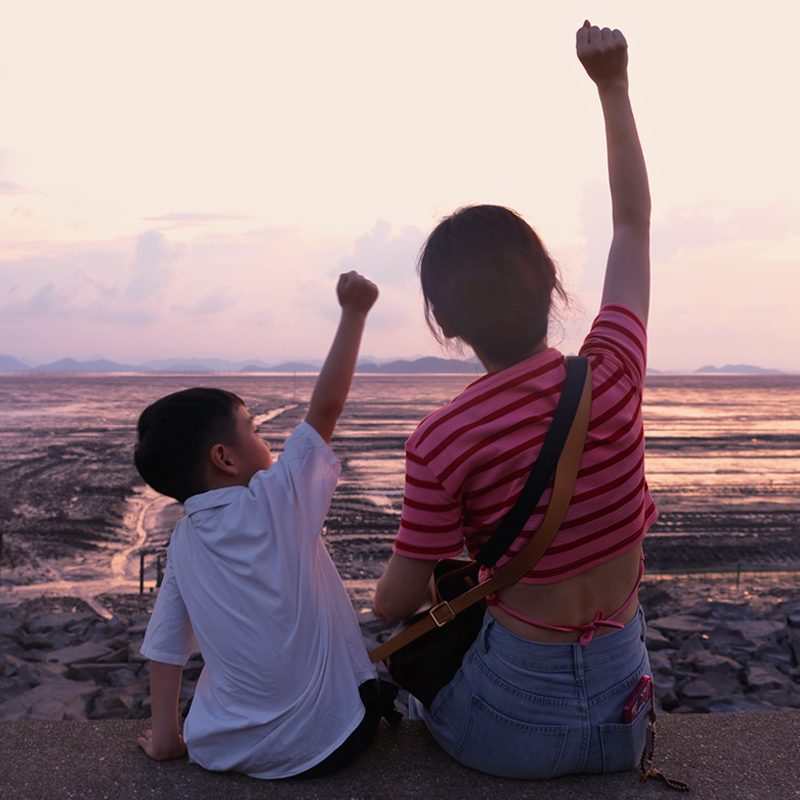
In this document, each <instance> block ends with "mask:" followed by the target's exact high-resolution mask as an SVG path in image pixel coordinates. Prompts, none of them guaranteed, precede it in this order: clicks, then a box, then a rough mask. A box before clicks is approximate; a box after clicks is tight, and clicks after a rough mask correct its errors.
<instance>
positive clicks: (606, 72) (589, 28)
mask: <svg viewBox="0 0 800 800" xmlns="http://www.w3.org/2000/svg"><path fill="white" fill-rule="evenodd" d="M575 38H576V49H577V51H578V59H579V60H580V62H581V64H583V67H584V69H585V70H586V73H587V74H588V75H589V77H590V78H591V79H592V80H593V81H594V82H595V83H596V84H597V88H598V89H605V88H611V87H614V86H618V87H619V88H624V89H627V87H628V43H627V42H626V41H625V37H624V36H623V34H622V31H618V30H616V29H615V30H613V31H612V30H611V29H610V28H602V29H600V28H598V27H597V25H591V24H590V23H589V20H588V19H587V20H586V22H584V23H583V26H582V27H581V28H578V32H577V34H576V36H575Z"/></svg>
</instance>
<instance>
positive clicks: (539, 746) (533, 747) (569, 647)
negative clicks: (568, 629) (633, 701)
mask: <svg viewBox="0 0 800 800" xmlns="http://www.w3.org/2000/svg"><path fill="white" fill-rule="evenodd" d="M644 639H645V624H644V614H643V613H642V609H641V608H639V611H638V614H637V615H636V616H635V617H634V618H633V620H631V622H629V623H628V624H627V625H626V626H625V628H622V629H619V630H616V631H613V632H612V633H608V634H606V635H605V636H600V637H597V638H595V639H593V640H592V641H591V642H589V644H587V645H581V644H579V643H577V642H576V643H574V644H544V643H539V642H531V641H528V640H527V639H521V638H520V637H518V636H515V635H514V634H513V633H510V632H509V631H507V630H506V629H505V628H503V627H502V626H501V625H499V624H498V623H497V622H496V621H495V620H494V619H493V618H492V617H491V616H490V615H489V614H488V613H487V614H486V618H485V620H484V623H483V628H482V630H481V632H480V633H479V634H478V638H477V639H476V641H475V643H474V644H473V645H472V647H471V649H470V650H469V651H468V652H467V655H466V656H465V657H464V662H463V664H462V666H461V669H460V670H459V671H458V673H456V676H455V678H453V680H452V681H451V682H450V683H449V684H448V685H447V686H445V687H444V689H442V690H441V691H440V692H439V694H438V695H436V698H435V699H434V701H433V703H432V704H431V706H430V708H429V709H424V710H423V715H424V719H425V722H426V724H427V725H428V728H429V729H430V731H431V733H432V734H433V736H434V738H435V739H436V741H437V742H438V743H439V744H440V745H441V747H442V748H443V749H444V750H445V751H446V752H447V753H449V754H450V755H451V756H453V758H455V759H457V760H458V761H460V762H461V763H462V764H464V765H466V766H468V767H471V768H472V769H476V770H480V771H481V772H487V773H489V774H491V775H498V776H500V777H506V778H551V777H555V776H556V775H567V774H571V773H577V772H615V771H618V770H625V769H633V768H634V767H636V766H637V764H638V763H639V759H640V757H641V754H642V749H643V747H644V742H645V735H646V732H647V723H648V717H647V713H646V711H642V712H641V713H640V714H639V715H638V717H637V718H636V719H635V720H634V721H633V722H632V723H629V724H625V723H623V722H622V711H623V707H624V705H625V702H626V700H627V699H628V697H629V696H630V694H631V693H632V692H633V689H634V688H635V686H636V684H637V683H638V681H639V678H641V676H642V675H645V674H650V662H649V660H648V657H647V650H646V649H645V643H644Z"/></svg>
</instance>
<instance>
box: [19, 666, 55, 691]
mask: <svg viewBox="0 0 800 800" xmlns="http://www.w3.org/2000/svg"><path fill="white" fill-rule="evenodd" d="M65 672H66V667H65V666H63V665H62V664H49V663H47V662H42V663H29V662H25V665H24V666H22V667H20V668H19V671H18V673H17V674H18V675H19V676H20V678H22V680H24V681H25V682H26V683H27V684H28V685H30V686H38V685H39V684H40V683H44V682H45V681H48V680H50V679H51V678H57V677H59V676H60V675H63V674H64V673H65Z"/></svg>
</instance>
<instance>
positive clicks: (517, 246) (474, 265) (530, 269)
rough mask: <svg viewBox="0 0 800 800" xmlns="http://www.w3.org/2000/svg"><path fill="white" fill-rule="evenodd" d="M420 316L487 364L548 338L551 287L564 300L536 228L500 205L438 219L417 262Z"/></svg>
mask: <svg viewBox="0 0 800 800" xmlns="http://www.w3.org/2000/svg"><path fill="white" fill-rule="evenodd" d="M417 268H418V271H419V276H420V282H421V284H422V294H423V297H424V299H425V319H426V321H427V323H428V327H429V328H430V329H431V331H432V332H433V334H434V336H435V337H436V338H437V340H438V341H440V342H441V341H442V338H443V337H442V331H441V328H442V327H445V328H449V329H452V332H453V333H454V334H455V335H456V336H457V337H458V338H459V339H461V340H462V341H464V342H466V343H467V344H469V345H471V346H473V347H474V348H476V349H477V350H478V351H479V352H480V354H481V355H483V356H485V357H486V358H488V359H489V360H490V361H497V362H505V361H509V360H510V361H515V360H521V359H522V358H525V357H526V356H527V355H528V354H529V353H530V351H531V350H532V349H533V348H534V347H535V346H536V345H537V344H539V342H541V341H542V340H543V339H544V338H545V337H546V335H547V318H548V315H549V313H550V302H551V297H552V294H553V292H554V291H555V293H556V294H557V295H559V296H560V297H561V298H562V299H566V295H565V293H564V290H563V288H562V287H561V284H560V282H559V280H558V276H557V275H556V268H555V265H554V264H553V261H552V259H551V258H550V256H549V255H548V253H547V250H545V247H544V245H543V244H542V242H541V240H540V239H539V237H538V236H537V235H536V232H535V231H534V230H533V228H531V226H530V225H528V223H527V222H525V220H524V219H522V217H520V215H519V214H517V213H516V212H515V211H512V210H511V209H509V208H504V207H503V206H491V205H480V206H466V207H464V208H460V209H459V210H458V211H456V212H455V213H454V214H453V215H451V216H449V217H446V218H445V219H443V220H442V221H441V222H440V223H439V224H438V225H437V226H436V227H435V228H434V230H433V232H432V233H431V234H430V236H429V237H428V240H427V241H426V242H425V244H424V245H423V248H422V251H421V253H420V257H419V262H418V266H417Z"/></svg>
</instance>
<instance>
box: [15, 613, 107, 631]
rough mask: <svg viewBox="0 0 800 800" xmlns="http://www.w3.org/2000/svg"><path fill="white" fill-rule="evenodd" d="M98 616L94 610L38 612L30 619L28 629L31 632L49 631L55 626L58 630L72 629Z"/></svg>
mask: <svg viewBox="0 0 800 800" xmlns="http://www.w3.org/2000/svg"><path fill="white" fill-rule="evenodd" d="M96 616H97V615H96V614H95V613H93V612H89V613H87V612H81V613H78V612H74V613H70V612H62V613H60V614H58V613H51V614H37V615H35V616H33V617H31V618H30V620H29V621H28V630H29V631H30V632H31V633H47V632H48V631H51V630H53V629H54V628H56V629H58V630H70V629H71V628H74V627H75V626H76V625H80V624H82V623H85V622H87V621H89V620H91V619H93V618H94V617H96Z"/></svg>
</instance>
